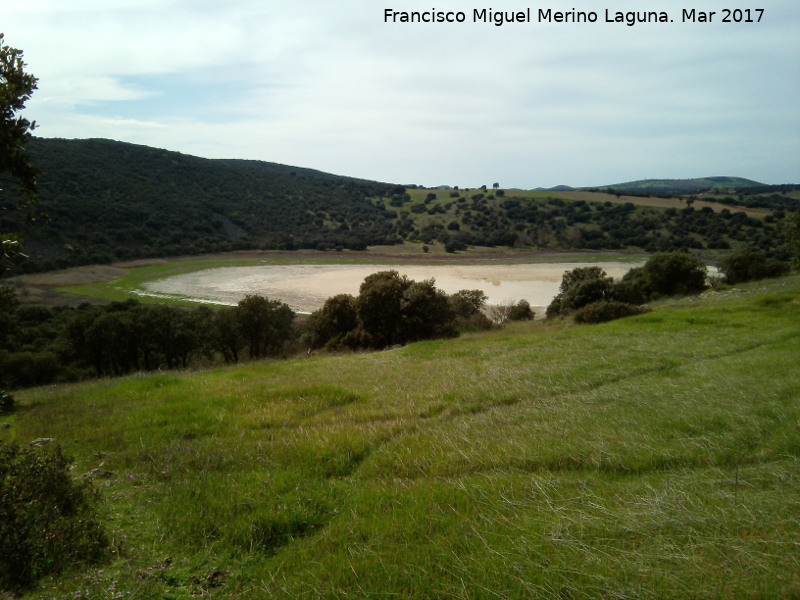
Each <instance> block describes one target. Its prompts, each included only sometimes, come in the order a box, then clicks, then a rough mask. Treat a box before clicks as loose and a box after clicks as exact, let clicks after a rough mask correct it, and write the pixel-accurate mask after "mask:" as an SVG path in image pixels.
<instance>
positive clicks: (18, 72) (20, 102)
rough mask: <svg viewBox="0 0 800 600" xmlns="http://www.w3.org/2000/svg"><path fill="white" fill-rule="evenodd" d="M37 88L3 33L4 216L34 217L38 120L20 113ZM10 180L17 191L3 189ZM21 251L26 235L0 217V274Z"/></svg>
mask: <svg viewBox="0 0 800 600" xmlns="http://www.w3.org/2000/svg"><path fill="white" fill-rule="evenodd" d="M35 89H36V78H35V77H34V76H33V75H30V74H28V73H26V72H25V63H24V62H23V61H22V52H21V51H20V50H17V49H16V48H11V47H10V46H7V45H6V44H5V42H4V36H3V34H2V33H0V217H3V216H4V215H5V214H6V213H8V212H10V211H14V212H20V211H21V212H23V213H24V214H25V216H26V217H30V213H29V212H28V209H29V208H30V207H31V205H32V204H33V203H35V202H36V199H37V187H36V177H37V171H36V169H35V168H34V167H33V165H32V163H31V161H30V159H29V157H28V154H27V144H28V141H29V140H30V138H31V134H30V131H31V130H32V129H33V128H34V127H35V124H34V123H31V122H30V121H28V120H27V119H25V118H23V117H21V116H19V115H18V113H19V112H20V111H21V110H22V109H23V108H25V103H26V102H27V101H28V100H29V99H30V97H31V95H32V94H33V91H34V90H35ZM8 178H10V180H11V181H8ZM4 180H5V181H4ZM9 184H10V185H12V186H14V185H15V186H17V190H16V191H17V193H16V194H11V193H10V190H7V189H3V188H4V187H5V186H8V185H9ZM17 221H19V219H17ZM21 253H22V238H21V237H20V235H19V234H18V233H17V232H15V233H8V232H7V228H6V222H5V220H4V219H2V220H0V274H3V273H4V272H6V271H8V270H10V269H11V267H12V265H13V261H14V259H15V258H16V257H17V256H18V255H19V254H21Z"/></svg>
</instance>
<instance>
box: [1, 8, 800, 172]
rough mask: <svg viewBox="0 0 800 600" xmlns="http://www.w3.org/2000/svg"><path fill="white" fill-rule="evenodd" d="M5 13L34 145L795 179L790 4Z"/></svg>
mask: <svg viewBox="0 0 800 600" xmlns="http://www.w3.org/2000/svg"><path fill="white" fill-rule="evenodd" d="M16 4H17V5H11V6H9V7H6V8H4V19H3V25H2V27H3V28H4V29H3V31H4V33H5V34H6V41H7V43H9V44H11V45H12V46H15V47H19V48H21V49H22V50H23V51H24V52H25V58H26V61H27V62H28V65H29V70H30V71H31V72H33V73H34V74H35V75H36V76H37V77H39V90H38V91H37V92H36V93H35V94H34V97H33V99H32V100H31V101H30V103H29V112H30V113H31V114H30V115H29V118H34V119H36V121H37V122H38V123H39V124H40V126H41V127H40V129H39V130H38V133H39V135H44V136H58V137H109V138H115V139H122V140H125V141H131V142H135V143H142V144H148V145H153V146H158V147H163V148H168V149H172V150H178V151H182V152H187V153H192V154H198V155H201V156H209V157H236V158H255V159H262V160H270V161H275V162H282V163H287V164H296V165H298V166H307V167H312V168H318V169H323V170H328V171H332V172H336V173H341V174H347V175H354V176H359V177H367V178H373V179H380V180H384V181H397V182H416V183H422V184H426V185H438V184H440V183H449V184H451V185H463V186H475V185H481V184H482V183H486V181H488V178H492V179H497V178H502V180H503V181H504V182H505V183H504V185H508V186H517V187H534V186H537V185H555V184H557V183H569V184H572V185H595V184H603V183H613V182H618V181H623V180H625V179H626V178H639V177H645V176H648V177H689V176H697V175H713V174H735V175H742V176H745V177H752V178H755V179H762V180H764V181H768V182H785V181H790V180H794V181H797V180H800V165H798V162H797V160H796V159H795V158H794V157H796V156H797V155H798V150H799V149H800V148H799V147H798V146H799V145H800V143H799V142H798V140H800V115H798V111H797V110H796V106H795V105H796V98H797V97H798V92H800V66H798V62H799V61H797V56H799V55H800V41H798V38H797V36H796V29H797V25H798V20H800V7H798V5H797V4H796V3H795V2H793V1H789V0H775V1H774V2H771V3H770V6H769V7H767V8H766V11H765V17H764V19H763V22H762V23H751V24H746V23H730V24H722V23H712V24H697V23H694V24H688V23H687V24H683V23H680V22H675V23H671V24H640V25H636V26H634V27H627V26H625V25H618V24H605V23H596V24H587V23H560V24H557V23H550V24H542V23H536V22H534V23H524V24H508V25H504V26H502V27H495V26H494V25H492V24H483V23H464V24H455V25H454V24H422V23H420V24H413V25H412V24H405V25H404V24H389V23H384V22H383V9H384V8H385V7H383V6H382V5H376V4H375V3H374V2H373V1H371V0H341V1H339V2H329V1H321V0H298V2H294V3H286V2H277V1H271V0H237V2H236V3H221V2H217V1H211V0H153V1H150V0H117V1H115V2H114V3H108V2H100V1H95V0H72V1H71V2H69V3H65V2H60V1H54V0H27V1H26V2H25V3H16ZM23 4H24V6H23ZM412 4H416V6H406V7H404V8H403V10H430V8H431V7H430V6H427V5H422V4H419V3H416V2H415V3H412ZM436 4H437V9H439V10H464V11H465V12H466V13H467V14H468V16H469V20H471V9H472V8H473V7H470V8H469V9H466V8H464V5H463V3H455V2H453V1H452V0H445V1H444V2H440V3H436ZM608 4H609V5H610V8H611V9H612V10H622V11H630V10H633V11H642V10H645V9H649V10H661V9H662V8H663V7H661V6H654V7H647V6H643V5H642V4H641V3H639V2H637V3H632V2H619V1H617V2H615V1H613V0H612V1H611V2H609V3H608ZM653 4H654V5H656V4H658V3H655V2H654V3H653ZM551 5H552V8H553V9H554V10H565V11H569V10H572V6H567V4H566V3H565V2H563V1H562V0H553V2H552V3H551ZM725 7H726V5H725V4H724V3H722V2H721V1H719V0H709V1H708V2H707V5H706V8H707V9H708V10H716V11H717V18H718V19H719V18H720V17H721V15H722V13H721V11H722V9H723V8H725ZM474 8H481V7H478V6H477V5H476V6H475V7H474ZM496 9H497V10H512V9H513V10H517V8H516V7H513V8H510V7H508V6H505V7H496ZM668 10H670V14H671V15H673V16H674V18H675V19H676V21H679V20H680V12H679V9H674V10H673V9H671V8H669V9H668ZM533 13H534V16H535V13H536V9H535V8H534V9H533ZM598 14H599V15H600V19H601V20H602V19H603V14H602V11H601V10H598Z"/></svg>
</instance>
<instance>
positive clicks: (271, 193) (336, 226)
mask: <svg viewBox="0 0 800 600" xmlns="http://www.w3.org/2000/svg"><path fill="white" fill-rule="evenodd" d="M29 152H30V156H31V159H32V160H34V161H35V163H36V165H37V167H38V168H39V169H40V170H41V172H42V175H41V177H40V182H39V190H40V206H41V208H42V210H43V211H45V212H46V213H47V214H48V217H49V218H48V221H47V223H45V224H41V225H39V226H37V227H35V228H33V227H30V226H29V225H27V224H26V223H24V221H23V220H21V219H15V218H13V217H12V216H10V215H5V216H4V215H0V226H1V227H2V228H6V227H17V228H20V229H22V230H23V231H24V232H25V234H26V239H27V240H29V244H28V246H29V254H30V256H31V261H28V262H27V263H26V265H27V267H28V268H29V269H34V268H37V269H49V268H59V267H63V266H68V265H74V264H85V263H90V262H110V261H113V260H119V259H127V258H137V257H151V256H165V255H179V254H198V253H202V252H218V251H229V250H237V249H285V250H294V249H301V248H323V249H337V248H348V249H353V250H362V249H364V248H366V246H367V245H373V244H383V243H386V241H387V239H388V237H389V236H390V232H391V230H392V219H393V216H392V214H391V213H389V212H388V211H386V210H384V209H383V207H382V206H377V205H376V204H375V203H374V202H373V201H371V198H378V197H381V196H384V195H386V194H388V191H389V190H390V189H391V188H390V186H388V185H385V184H381V183H376V182H368V181H361V180H356V179H350V178H346V177H338V176H333V175H328V174H325V173H320V172H317V171H312V170H309V169H298V168H290V167H285V166H283V165H277V164H272V163H265V162H257V161H233V160H208V159H202V158H197V157H192V156H187V155H184V154H179V153H177V152H168V151H165V150H158V149H154V148H148V147H144V146H136V145H133V144H127V143H122V142H114V141H110V140H98V139H91V140H54V139H41V138H33V139H31V140H30V144H29ZM395 216H396V215H395Z"/></svg>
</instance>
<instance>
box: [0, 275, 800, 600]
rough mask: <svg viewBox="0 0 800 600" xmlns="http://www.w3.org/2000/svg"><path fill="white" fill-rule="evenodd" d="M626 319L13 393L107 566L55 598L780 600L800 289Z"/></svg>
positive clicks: (793, 559) (794, 568) (719, 298)
mask: <svg viewBox="0 0 800 600" xmlns="http://www.w3.org/2000/svg"><path fill="white" fill-rule="evenodd" d="M653 308H654V310H653V312H651V313H649V314H646V315H643V316H640V317H635V318H630V319H625V320H622V321H616V322H613V323H609V324H605V325H598V326H591V327H573V326H570V325H569V324H568V323H566V322H556V323H550V322H544V323H542V322H533V323H531V322H528V323H523V324H517V325H515V326H514V327H511V328H507V329H505V330H503V331H498V332H494V333H488V334H481V335H470V336H464V337H462V338H460V339H457V340H450V341H436V342H424V343H417V344H412V345H409V346H407V347H404V348H401V349H399V350H395V351H392V352H381V353H367V354H357V355H349V356H326V357H310V358H305V359H301V360H294V361H283V362H273V363H269V362H268V363H261V364H250V365H248V366H244V367H241V366H240V367H236V368H228V369H222V370H214V371H209V372H204V373H195V374H185V373H181V374H177V373H163V374H160V375H157V376H141V375H140V376H132V377H127V378H124V379H107V380H102V381H97V382H94V383H86V384H80V385H74V386H66V387H64V386H62V387H47V388H41V389H35V390H27V391H24V392H20V393H19V394H18V396H17V400H18V403H19V404H20V410H19V411H18V412H17V413H16V414H14V415H11V416H10V417H9V416H7V417H0V419H2V423H1V424H0V425H1V426H0V439H2V440H5V441H9V440H16V441H18V442H21V443H27V442H29V441H30V440H33V439H36V438H55V439H57V440H59V441H60V443H61V444H62V446H63V447H64V448H65V450H66V451H67V453H68V454H70V455H71V456H74V457H75V469H74V473H75V475H76V476H83V475H84V474H85V475H86V477H88V478H90V479H91V478H94V481H95V482H96V483H97V487H99V488H100V489H101V493H102V498H103V512H102V514H103V522H104V524H105V525H106V526H107V528H108V530H109V532H110V537H111V540H112V542H113V549H114V553H112V554H110V555H109V557H108V560H107V562H106V563H105V564H101V565H99V566H98V567H97V568H92V569H87V570H85V571H77V572H71V573H66V574H64V575H63V576H61V577H58V578H55V579H50V580H46V581H44V582H43V584H42V586H41V587H40V588H38V589H36V590H33V591H32V592H30V593H29V594H28V595H27V596H26V598H28V600H34V599H36V600H38V599H45V598H46V599H48V600H50V599H55V600H66V599H67V598H87V599H88V598H110V597H125V598H127V597H130V598H190V597H195V596H203V597H207V598H231V597H237V598H242V599H243V600H247V599H253V600H256V599H258V600H260V599H261V598H265V597H276V598H344V597H354V598H376V597H402V598H409V599H415V598H419V599H423V598H424V599H429V598H441V599H444V598H506V599H509V600H511V599H525V598H601V597H603V598H622V597H626V598H664V599H670V598H674V599H677V598H686V597H695V598H723V599H724V598H731V599H733V598H736V599H741V598H752V599H755V598H791V597H794V596H795V595H796V592H797V590H798V588H799V586H800V579H798V573H800V557H799V556H798V553H797V551H796V542H797V539H798V537H799V536H800V521H798V518H797V508H798V507H797V499H798V498H800V479H799V478H798V476H797V464H798V460H800V444H798V436H797V423H798V421H799V420H800V378H798V375H797V369H796V361H797V355H798V352H800V279H798V278H797V277H793V278H788V279H782V280H774V281H770V282H768V283H759V284H752V285H749V286H745V287H741V288H736V289H731V290H729V291H728V292H724V293H720V292H717V293H711V294H707V295H704V296H702V297H698V298H689V299H686V300H681V301H670V302H667V303H662V304H659V305H656V306H654V307H653Z"/></svg>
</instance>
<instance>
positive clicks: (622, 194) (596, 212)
mask: <svg viewBox="0 0 800 600" xmlns="http://www.w3.org/2000/svg"><path fill="white" fill-rule="evenodd" d="M30 155H31V159H32V161H33V163H34V164H35V165H36V167H37V168H38V169H39V171H40V172H41V181H40V192H41V202H40V207H39V208H40V212H41V213H43V214H44V215H46V217H47V219H46V220H37V221H35V222H33V223H26V222H24V220H23V217H24V215H21V214H20V211H4V210H0V231H6V232H8V231H23V232H24V234H25V239H26V246H27V250H28V255H29V257H30V258H29V260H27V261H24V262H22V264H20V266H19V269H20V270H22V271H37V270H38V271H41V270H48V269H57V268H63V267H66V266H74V265H80V264H91V263H109V262H113V261H119V260H126V259H137V258H151V257H163V256H179V255H196V254H202V253H209V252H223V251H229V250H244V249H255V250H260V249H280V250H296V249H325V250H327V249H351V250H363V249H365V248H366V247H368V246H375V245H393V244H399V243H404V242H415V243H417V244H419V245H422V244H425V245H428V246H430V245H432V244H437V245H439V247H440V248H445V249H447V250H448V251H450V252H455V251H462V250H465V249H467V248H469V247H475V246H484V247H485V246H489V247H507V248H522V249H537V250H633V251H647V252H662V251H672V250H710V251H716V250H723V251H724V250H728V249H737V248H741V247H744V246H749V247H755V248H759V249H761V250H763V251H765V252H767V253H769V254H771V255H774V256H776V257H778V258H785V256H786V252H785V248H784V247H783V238H782V236H781V234H780V231H781V221H782V220H783V219H784V218H785V216H786V215H787V214H789V213H791V212H793V211H795V210H797V209H798V208H800V199H798V198H797V197H796V196H792V195H791V194H790V193H789V192H788V188H787V189H786V190H785V189H783V188H780V189H766V190H764V189H762V188H737V189H735V190H734V189H728V188H727V187H726V188H725V189H721V188H720V186H726V185H728V184H731V185H732V184H736V185H739V184H741V185H744V183H745V182H746V180H742V179H736V178H709V179H707V180H703V181H705V182H706V183H713V184H714V185H715V186H717V187H716V188H715V189H716V190H717V191H718V192H720V195H714V194H711V193H709V194H706V195H705V196H704V197H703V198H702V203H701V202H698V203H697V206H691V203H693V202H694V200H691V201H687V202H684V201H683V200H678V199H672V200H670V201H668V202H661V203H660V204H657V203H656V204H654V203H653V202H652V201H650V199H649V198H648V196H650V195H664V193H665V192H667V191H670V190H669V188H668V187H664V185H661V184H658V182H656V181H655V180H654V181H652V182H651V181H648V182H646V183H647V185H651V184H652V188H648V189H644V190H643V189H638V191H637V190H636V189H633V188H630V189H629V188H628V187H626V186H632V185H634V184H624V185H623V186H621V189H620V190H617V191H614V190H611V192H612V193H611V194H609V193H608V192H609V190H608V189H603V190H598V192H602V193H594V194H592V193H587V192H559V191H545V192H527V191H520V190H499V189H498V190H487V189H477V190H465V189H444V190H443V189H437V190H427V189H420V188H408V189H406V188H405V187H403V186H397V185H389V184H384V183H376V182H370V181H363V180H357V179H352V178H348V177H340V176H335V175H331V174H326V173H321V172H319V171H314V170H311V169H303V168H299V167H291V166H286V165H277V164H273V163H265V162H259V161H246V160H208V159H203V158H197V157H192V156H187V155H184V154H179V153H177V152H169V151H167V150H159V149H155V148H148V147H145V146H137V145H133V144H127V143H122V142H115V141H110V140H97V139H93V140H92V139H90V140H58V139H42V138H34V139H32V140H31V143H30ZM659 181H661V180H659ZM663 181H669V180H663ZM692 181H693V182H694V183H691V184H688V183H687V184H686V185H688V186H689V187H690V188H691V193H694V192H695V191H696V185H699V183H697V182H699V181H700V180H692ZM684 183H685V182H684ZM750 183H753V182H750ZM703 185H705V184H703ZM13 187H14V186H13V185H12V184H9V183H8V182H6V184H5V185H4V184H3V182H2V181H0V188H5V189H6V190H7V191H6V194H7V193H8V190H11V189H13ZM622 188H624V189H622ZM687 189H688V188H687ZM684 192H685V190H683V188H682V189H681V190H673V191H671V192H670V193H671V194H683V193H684ZM575 196H581V198H580V199H576V197H575ZM621 198H622V199H623V201H622V203H620V202H618V200H620V199H621ZM9 202H13V198H11V197H10V196H8V195H5V196H3V197H0V208H2V206H5V205H7V204H8V203H9Z"/></svg>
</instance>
